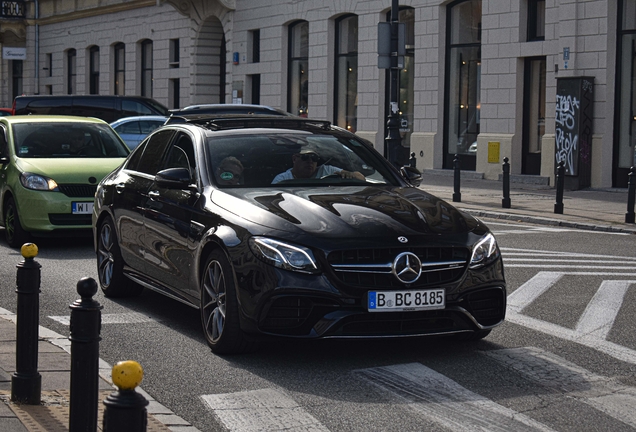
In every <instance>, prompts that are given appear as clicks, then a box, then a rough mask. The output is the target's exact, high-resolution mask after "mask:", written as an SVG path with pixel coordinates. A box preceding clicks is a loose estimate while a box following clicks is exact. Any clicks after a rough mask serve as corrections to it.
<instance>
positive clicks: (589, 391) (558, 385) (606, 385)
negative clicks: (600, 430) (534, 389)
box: [483, 347, 636, 426]
mask: <svg viewBox="0 0 636 432" xmlns="http://www.w3.org/2000/svg"><path fill="white" fill-rule="evenodd" d="M483 354H485V355H486V356H488V357H490V358H492V359H494V360H496V361H497V362H499V363H500V364H503V365H504V366H506V367H508V368H509V369H512V370H514V371H516V372H518V373H521V374H522V375H524V376H526V377H527V378H529V379H530V380H532V381H534V382H535V383H538V384H539V385H541V386H543V387H546V388H549V389H552V390H556V391H559V392H563V393H565V396H567V397H571V398H573V399H576V400H578V401H580V402H583V403H585V404H588V405H590V406H592V407H594V408H595V409H597V410H599V411H601V412H604V413H605V414H607V415H609V416H611V417H613V418H615V419H617V420H619V421H621V422H623V423H626V424H628V425H630V426H636V410H634V407H635V406H636V389H635V388H634V387H629V386H626V385H624V384H622V383H620V382H617V381H616V380H614V379H611V378H607V377H603V376H600V375H596V374H594V373H592V372H590V371H588V370H586V369H583V368H581V367H579V366H577V365H575V364H574V363H571V362H569V361H567V360H565V359H564V358H562V357H559V356H557V355H555V354H553V353H549V352H546V351H544V350H541V349H539V348H535V347H525V348H511V349H501V350H494V351H488V352H484V353H483Z"/></svg>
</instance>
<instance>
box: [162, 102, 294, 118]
mask: <svg viewBox="0 0 636 432" xmlns="http://www.w3.org/2000/svg"><path fill="white" fill-rule="evenodd" d="M195 112H200V113H206V114H231V113H237V112H238V113H239V114H273V115H280V116H291V115H292V114H290V113H288V112H286V111H283V110H280V109H278V108H273V107H270V106H267V105H255V104H199V105H189V106H187V107H185V108H180V109H174V110H171V113H172V114H173V115H181V114H190V113H195Z"/></svg>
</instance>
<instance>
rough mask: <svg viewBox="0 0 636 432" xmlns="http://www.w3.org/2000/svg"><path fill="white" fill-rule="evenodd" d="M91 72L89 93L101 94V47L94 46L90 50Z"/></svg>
mask: <svg viewBox="0 0 636 432" xmlns="http://www.w3.org/2000/svg"><path fill="white" fill-rule="evenodd" d="M89 59H90V72H89V83H90V84H89V93H90V94H99V47H98V46H94V47H91V49H90V50H89Z"/></svg>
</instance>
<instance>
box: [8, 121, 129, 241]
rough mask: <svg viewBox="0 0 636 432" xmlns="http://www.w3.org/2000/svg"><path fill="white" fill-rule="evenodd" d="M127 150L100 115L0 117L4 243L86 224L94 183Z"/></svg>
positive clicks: (125, 155) (89, 219) (82, 227)
mask: <svg viewBox="0 0 636 432" xmlns="http://www.w3.org/2000/svg"><path fill="white" fill-rule="evenodd" d="M129 152H130V151H129V150H128V147H127V146H126V145H125V144H124V142H123V141H122V140H121V138H119V136H118V135H117V134H116V133H115V131H113V129H112V128H111V127H110V126H109V125H108V124H107V123H106V122H104V121H102V120H99V119H95V118H88V117H71V116H50V115H48V116H47V115H44V116H36V115H25V116H10V117H0V198H1V200H0V214H1V215H2V217H1V218H0V223H2V225H4V228H5V236H6V240H7V243H8V244H9V246H11V247H20V246H22V245H23V244H24V243H27V242H29V241H30V237H31V235H34V236H42V235H53V234H57V233H64V232H68V230H81V229H90V228H91V214H92V212H93V199H94V198H95V190H96V189H97V184H98V183H99V182H100V181H101V180H102V178H103V177H104V176H105V175H106V174H108V173H110V172H111V171H113V170H114V169H115V168H117V167H118V166H119V165H121V164H122V163H123V162H124V160H125V159H126V157H127V156H128V154H129Z"/></svg>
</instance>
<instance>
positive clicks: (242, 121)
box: [166, 114, 340, 132]
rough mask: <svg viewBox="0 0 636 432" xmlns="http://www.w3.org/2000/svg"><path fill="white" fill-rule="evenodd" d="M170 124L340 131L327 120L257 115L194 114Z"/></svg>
mask: <svg viewBox="0 0 636 432" xmlns="http://www.w3.org/2000/svg"><path fill="white" fill-rule="evenodd" d="M176 119H178V121H176V122H173V123H171V122H170V120H173V118H172V117H170V119H169V120H168V122H167V123H166V125H170V124H175V123H180V124H190V125H195V126H198V127H201V128H204V129H206V130H209V131H221V130H231V129H234V130H237V129H256V128H259V129H287V130H304V131H307V130H314V131H317V130H321V131H323V132H324V131H332V132H337V131H340V128H335V127H333V126H332V125H331V122H330V121H328V120H313V119H308V118H303V117H296V116H289V117H287V116H279V115H259V114H243V115H213V114H207V115H205V114H194V115H182V116H178V117H176V118H175V119H174V120H176Z"/></svg>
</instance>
